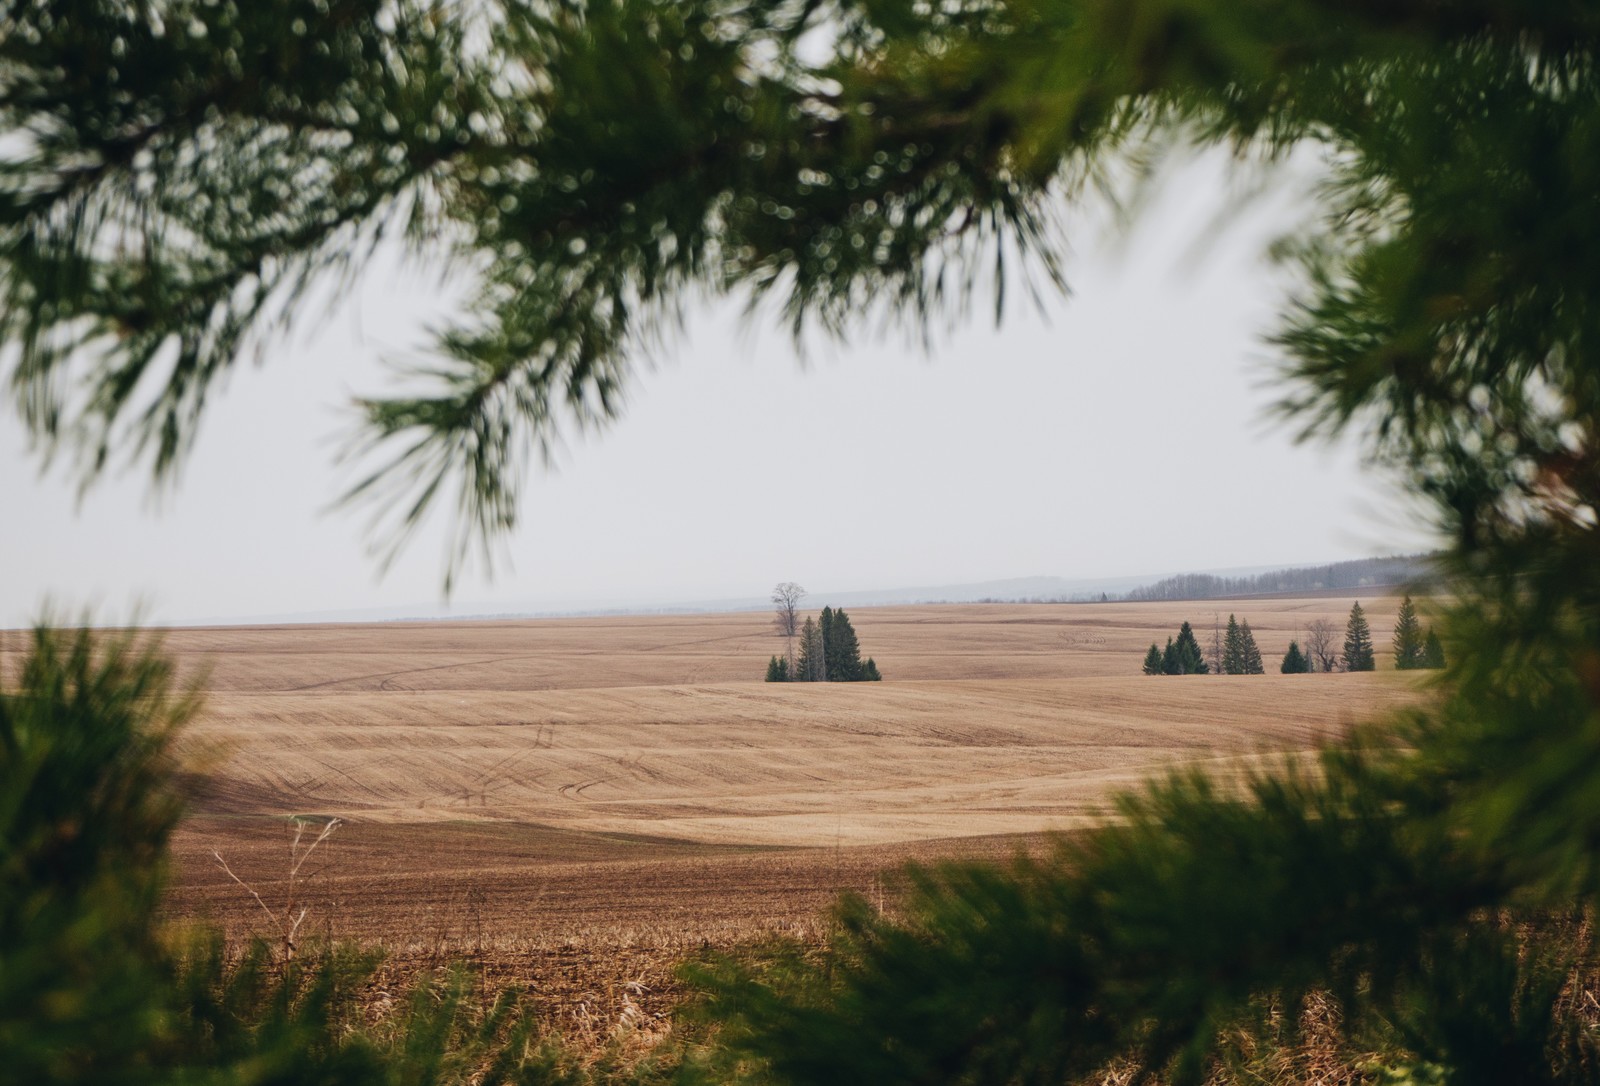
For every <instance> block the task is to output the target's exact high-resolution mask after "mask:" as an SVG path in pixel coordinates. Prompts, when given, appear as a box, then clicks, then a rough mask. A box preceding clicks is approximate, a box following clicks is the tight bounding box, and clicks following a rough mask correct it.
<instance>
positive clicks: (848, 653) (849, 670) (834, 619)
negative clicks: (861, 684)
mask: <svg viewBox="0 0 1600 1086" xmlns="http://www.w3.org/2000/svg"><path fill="white" fill-rule="evenodd" d="M822 613H823V616H824V618H823V631H822V637H823V644H824V646H825V647H826V649H827V653H826V655H827V662H828V681H829V682H835V683H852V682H858V681H859V680H860V679H861V645H860V642H859V641H858V640H857V639H856V631H855V628H854V627H853V626H851V625H850V616H849V615H847V614H845V612H844V609H843V608H840V609H839V610H837V611H834V612H833V613H832V614H831V615H829V613H828V609H827V608H823V610H822Z"/></svg>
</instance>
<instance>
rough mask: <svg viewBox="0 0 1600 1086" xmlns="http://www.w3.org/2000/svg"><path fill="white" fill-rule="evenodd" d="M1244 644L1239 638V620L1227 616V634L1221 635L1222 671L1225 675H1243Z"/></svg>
mask: <svg viewBox="0 0 1600 1086" xmlns="http://www.w3.org/2000/svg"><path fill="white" fill-rule="evenodd" d="M1244 668H1245V653H1244V642H1243V640H1242V639H1241V638H1240V636H1239V620H1238V619H1237V618H1235V617H1234V616H1233V615H1229V616H1228V632H1227V633H1225V634H1223V635H1222V671H1223V673H1224V674H1226V675H1243V674H1244V673H1245V670H1244Z"/></svg>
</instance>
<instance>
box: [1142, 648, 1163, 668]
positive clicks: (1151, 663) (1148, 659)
mask: <svg viewBox="0 0 1600 1086" xmlns="http://www.w3.org/2000/svg"><path fill="white" fill-rule="evenodd" d="M1144 673H1145V674H1146V675H1160V674H1161V673H1162V672H1161V649H1160V648H1158V647H1157V646H1156V643H1155V642H1154V641H1152V642H1150V651H1149V652H1147V653H1145V654H1144Z"/></svg>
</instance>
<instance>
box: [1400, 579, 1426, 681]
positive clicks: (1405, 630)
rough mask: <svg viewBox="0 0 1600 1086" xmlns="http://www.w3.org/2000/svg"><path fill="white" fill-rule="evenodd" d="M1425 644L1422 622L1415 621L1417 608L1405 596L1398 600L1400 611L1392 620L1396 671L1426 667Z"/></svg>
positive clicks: (1408, 597) (1409, 598)
mask: <svg viewBox="0 0 1600 1086" xmlns="http://www.w3.org/2000/svg"><path fill="white" fill-rule="evenodd" d="M1426 651H1427V646H1426V644H1425V642H1424V638H1423V636H1422V624H1421V623H1420V622H1418V621H1417V608H1416V605H1414V604H1413V603H1412V602H1411V597H1410V596H1409V595H1407V596H1406V598H1405V599H1403V600H1401V601H1400V611H1399V613H1398V614H1397V615H1396V616H1395V621H1394V666H1395V669H1396V670H1397V671H1414V670H1415V669H1417V668H1420V667H1426V666H1427V662H1426Z"/></svg>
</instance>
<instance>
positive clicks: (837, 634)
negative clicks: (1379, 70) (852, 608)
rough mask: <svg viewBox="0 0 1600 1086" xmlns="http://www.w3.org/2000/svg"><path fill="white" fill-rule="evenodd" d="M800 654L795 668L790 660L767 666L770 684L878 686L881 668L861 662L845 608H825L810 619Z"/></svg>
mask: <svg viewBox="0 0 1600 1086" xmlns="http://www.w3.org/2000/svg"><path fill="white" fill-rule="evenodd" d="M799 641H800V652H799V656H798V657H796V658H795V660H794V662H793V663H792V664H791V663H790V660H789V657H788V656H774V657H772V659H771V660H769V661H768V662H767V682H769V683H784V682H802V683H820V682H832V683H856V682H878V681H880V680H881V679H882V678H883V676H882V675H880V674H879V673H878V665H877V663H876V662H875V661H874V660H873V659H872V657H870V656H869V657H867V659H866V661H865V662H863V661H862V659H861V644H860V642H859V641H858V640H857V638H856V631H855V627H854V626H852V625H850V616H849V615H847V614H845V612H844V608H842V607H841V608H840V609H839V610H837V611H835V610H834V609H833V608H832V607H824V608H823V609H822V614H821V616H820V617H819V618H817V619H812V618H811V617H809V616H807V618H806V621H805V624H804V625H802V626H801V627H800V632H799Z"/></svg>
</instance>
